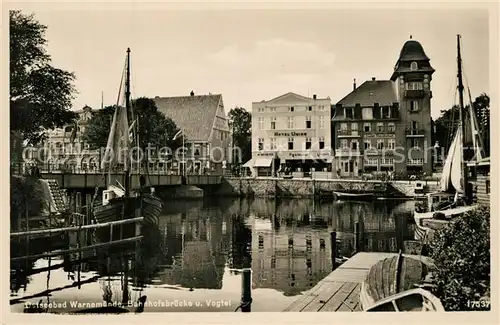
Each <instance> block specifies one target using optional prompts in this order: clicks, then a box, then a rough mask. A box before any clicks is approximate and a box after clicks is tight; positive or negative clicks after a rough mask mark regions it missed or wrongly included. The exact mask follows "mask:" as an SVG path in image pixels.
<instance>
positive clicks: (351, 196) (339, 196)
mask: <svg viewBox="0 0 500 325" xmlns="http://www.w3.org/2000/svg"><path fill="white" fill-rule="evenodd" d="M333 195H334V197H335V199H336V200H371V199H372V198H373V193H346V192H336V191H334V192H333Z"/></svg>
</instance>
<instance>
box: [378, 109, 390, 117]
mask: <svg viewBox="0 0 500 325" xmlns="http://www.w3.org/2000/svg"><path fill="white" fill-rule="evenodd" d="M380 109H381V110H382V114H381V116H382V118H390V117H391V116H390V115H391V110H390V109H389V106H382V107H381V108H380Z"/></svg>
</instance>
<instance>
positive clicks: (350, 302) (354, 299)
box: [343, 283, 361, 310]
mask: <svg viewBox="0 0 500 325" xmlns="http://www.w3.org/2000/svg"><path fill="white" fill-rule="evenodd" d="M360 292H361V284H359V283H358V284H357V285H356V287H355V288H354V290H352V292H351V294H350V295H349V296H348V297H347V298H346V300H344V302H343V304H345V305H346V306H347V307H349V309H350V310H354V309H355V308H356V305H357V304H359V294H360Z"/></svg>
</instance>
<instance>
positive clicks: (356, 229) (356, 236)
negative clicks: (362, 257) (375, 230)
mask: <svg viewBox="0 0 500 325" xmlns="http://www.w3.org/2000/svg"><path fill="white" fill-rule="evenodd" d="M359 247H360V245H359V221H356V222H355V223H354V249H355V252H356V253H357V252H359Z"/></svg>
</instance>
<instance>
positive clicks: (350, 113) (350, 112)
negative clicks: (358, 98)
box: [344, 107, 354, 118]
mask: <svg viewBox="0 0 500 325" xmlns="http://www.w3.org/2000/svg"><path fill="white" fill-rule="evenodd" d="M344 114H345V117H346V118H353V117H354V112H353V109H352V108H348V107H346V108H345V109H344Z"/></svg>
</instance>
